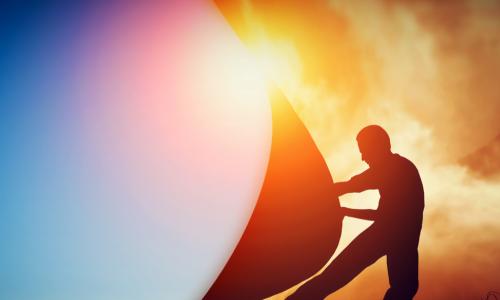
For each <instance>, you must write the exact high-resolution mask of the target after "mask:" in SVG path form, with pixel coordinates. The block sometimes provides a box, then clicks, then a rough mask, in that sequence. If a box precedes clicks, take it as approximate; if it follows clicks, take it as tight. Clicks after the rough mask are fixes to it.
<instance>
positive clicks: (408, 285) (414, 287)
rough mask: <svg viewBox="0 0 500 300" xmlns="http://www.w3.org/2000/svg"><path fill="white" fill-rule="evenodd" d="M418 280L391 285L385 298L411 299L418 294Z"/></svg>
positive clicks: (389, 299) (393, 299) (396, 299)
mask: <svg viewBox="0 0 500 300" xmlns="http://www.w3.org/2000/svg"><path fill="white" fill-rule="evenodd" d="M417 291H418V280H416V281H411V282H405V283H404V284H401V285H396V286H391V287H390V288H389V289H388V290H387V292H386V293H385V296H384V300H411V299H413V297H414V296H415V294H417Z"/></svg>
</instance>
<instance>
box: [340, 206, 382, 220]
mask: <svg viewBox="0 0 500 300" xmlns="http://www.w3.org/2000/svg"><path fill="white" fill-rule="evenodd" d="M340 209H341V211H342V214H343V215H345V216H348V217H353V218H358V219H364V220H371V221H375V219H376V218H377V211H376V210H374V209H352V208H347V207H341V208H340Z"/></svg>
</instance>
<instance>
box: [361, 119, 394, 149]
mask: <svg viewBox="0 0 500 300" xmlns="http://www.w3.org/2000/svg"><path fill="white" fill-rule="evenodd" d="M356 140H357V141H358V142H361V143H363V144H369V145H373V146H374V147H376V148H378V149H380V150H389V151H390V150H391V140H390V138H389V135H388V134H387V132H386V131H385V130H384V128H382V127H380V126H379V125H369V126H366V127H365V128H363V129H361V131H360V132H359V133H358V135H357V136H356Z"/></svg>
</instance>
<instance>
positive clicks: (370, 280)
mask: <svg viewBox="0 0 500 300" xmlns="http://www.w3.org/2000/svg"><path fill="white" fill-rule="evenodd" d="M215 2H216V4H217V5H218V7H219V8H220V10H221V11H222V13H223V14H224V16H225V17H226V19H227V20H228V22H229V23H230V24H231V26H232V27H233V29H234V30H235V31H236V32H237V34H238V35H239V36H240V38H241V39H242V40H243V41H244V43H245V44H246V45H247V47H248V48H249V49H250V51H251V52H252V53H253V54H254V55H255V56H256V57H257V58H258V60H259V61H261V62H263V63H262V64H263V65H264V68H265V69H266V70H267V73H270V74H271V76H272V78H273V79H274V80H275V82H276V83H277V84H278V85H279V86H280V87H281V88H282V90H283V92H284V93H285V94H286V95H287V97H288V98H289V100H290V101H291V103H292V105H293V106H294V109H295V110H296V111H297V113H298V115H299V116H300V117H301V119H302V121H303V122H304V123H305V125H306V127H307V128H308V130H309V131H310V132H311V135H312V136H313V138H314V140H315V142H316V143H317V145H318V147H319V150H320V151H321V152H322V154H323V155H324V156H325V158H326V161H327V164H328V166H329V168H330V170H331V172H332V175H333V177H334V179H335V180H336V181H339V180H346V179H348V178H350V177H351V176H352V175H355V174H357V173H359V172H360V171H362V170H363V169H365V168H366V166H365V165H364V164H363V163H362V161H361V159H360V154H359V152H358V150H357V145H356V142H355V140H354V139H355V136H356V134H357V132H358V131H359V129H361V128H362V127H364V126H365V125H368V124H374V123H375V124H380V125H382V126H383V127H384V128H386V129H387V131H388V132H389V135H390V136H391V142H392V149H393V151H394V152H396V153H400V154H402V155H404V156H406V157H408V158H410V159H411V160H412V161H413V162H414V163H415V164H416V166H417V167H418V168H419V171H420V173H421V175H422V179H423V182H424V189H425V192H426V210H425V215H424V228H423V231H422V237H421V244H420V251H421V253H422V260H423V261H424V263H423V264H422V268H421V270H422V271H421V274H422V278H421V289H420V291H419V294H418V295H417V298H416V299H430V298H439V299H453V298H459V297H468V298H473V297H476V298H477V297H481V296H483V294H485V293H486V292H487V291H488V290H490V289H495V288H498V287H497V286H496V282H495V280H494V278H497V275H498V274H497V273H498V271H497V270H495V267H494V266H496V265H498V264H500V256H499V255H498V253H500V240H499V236H500V221H499V220H498V218H497V216H498V214H499V213H500V206H499V205H498V201H497V200H498V196H497V195H498V193H499V192H500V183H499V181H498V178H500V169H498V167H494V166H497V165H498V164H496V161H499V160H500V157H499V156H498V152H497V151H496V150H494V149H497V148H495V147H498V140H499V139H498V136H499V133H500V126H499V125H497V124H498V122H496V119H497V118H498V115H499V114H500V102H499V101H498V99H499V98H500V90H499V89H498V84H497V79H498V78H499V77H500V71H499V70H500V55H499V53H500V52H499V48H498V47H497V46H495V45H498V44H499V42H500V6H499V5H498V4H497V3H493V2H491V3H490V2H474V1H469V2H467V3H466V4H464V3H462V2H454V3H453V4H450V3H448V2H446V3H437V4H436V3H433V2H423V3H422V2H419V3H412V2H398V1H385V2H366V1H361V2H360V1H312V2H311V1H309V2H308V1H263V0H262V1H261V0H254V1H250V0H242V1H226V0H216V1H215ZM478 149H479V150H478ZM483 161H487V162H491V163H479V162H483ZM377 199H378V193H377V192H369V193H363V194H360V195H350V196H345V197H342V198H341V203H342V204H343V205H345V206H350V207H359V208H361V207H364V208H366V207H369V208H374V207H376V206H377ZM368 224H369V223H368V222H366V221H360V220H353V219H345V220H344V229H345V231H344V232H343V235H342V238H341V241H340V247H339V249H338V251H337V253H338V252H339V250H340V249H342V248H343V247H345V245H347V244H348V243H349V242H350V241H351V240H352V238H354V237H355V236H356V235H357V234H358V233H359V232H360V231H362V230H363V229H364V228H366V227H367V226H368ZM464 245H465V246H464ZM482 257H488V258H487V259H486V258H482ZM464 260H472V261H474V262H475V264H474V265H469V264H465V263H463V261H464ZM446 270H449V271H446ZM385 272H386V271H385V267H384V261H383V260H381V261H379V262H377V263H376V264H375V265H374V266H373V267H372V268H370V269H369V270H367V271H365V272H363V273H362V274H361V276H360V277H359V278H357V279H355V280H354V281H353V282H351V283H350V284H349V285H348V286H346V287H345V288H344V289H343V290H341V291H339V292H338V293H336V294H335V295H331V296H330V297H329V299H346V298H347V299H350V298H354V299H367V298H377V297H378V296H377V295H381V294H383V292H384V287H385V286H386V285H387V279H386V276H387V275H386V274H385ZM436 276H438V277H440V279H439V280H437V281H436ZM432 278H433V279H432ZM457 282H459V284H457ZM451 286H454V287H457V286H460V287H461V289H458V290H457V289H452V288H450V287H451ZM285 295H286V293H284V294H280V295H278V296H276V297H275V298H274V299H282V298H283V297H284V296H285ZM464 295H465V296H464Z"/></svg>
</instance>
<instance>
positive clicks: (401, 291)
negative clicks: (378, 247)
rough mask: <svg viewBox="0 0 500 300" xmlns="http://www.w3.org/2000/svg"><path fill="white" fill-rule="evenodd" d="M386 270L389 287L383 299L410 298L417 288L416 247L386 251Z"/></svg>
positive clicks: (399, 299) (406, 299) (401, 299)
mask: <svg viewBox="0 0 500 300" xmlns="http://www.w3.org/2000/svg"><path fill="white" fill-rule="evenodd" d="M387 270H388V272H389V283H390V285H391V287H390V288H389V290H387V292H386V294H385V296H384V300H395V299H397V300H411V299H413V296H415V294H416V293H417V290H418V250H417V248H416V247H415V248H413V249H406V250H395V251H389V253H387Z"/></svg>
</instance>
